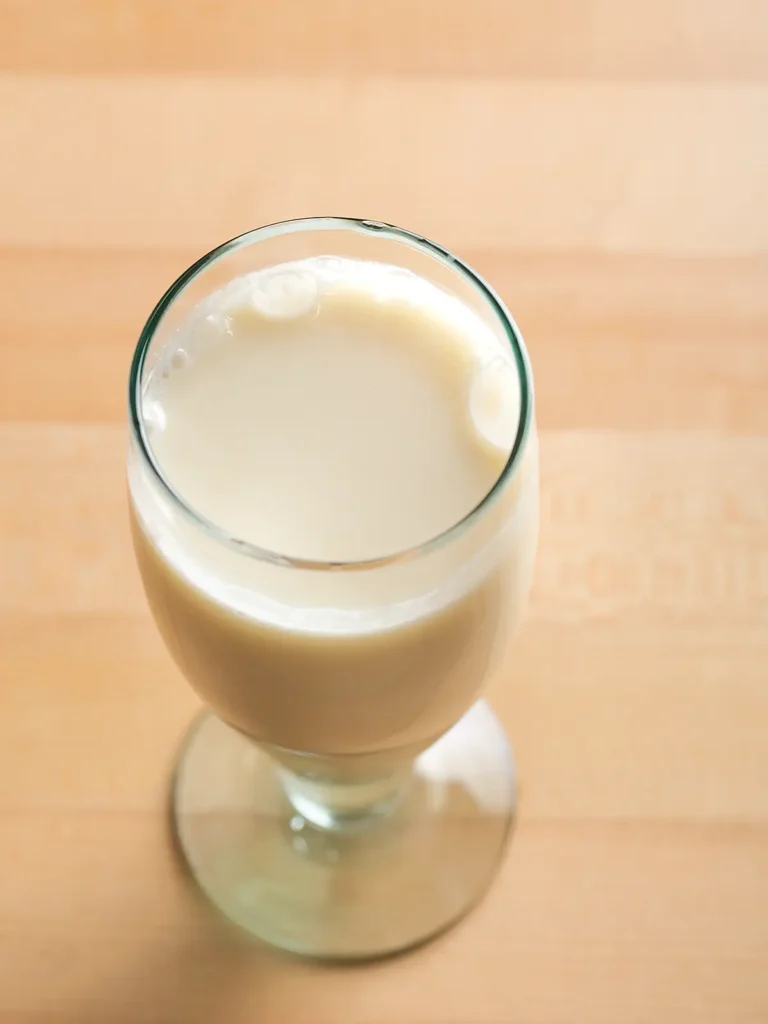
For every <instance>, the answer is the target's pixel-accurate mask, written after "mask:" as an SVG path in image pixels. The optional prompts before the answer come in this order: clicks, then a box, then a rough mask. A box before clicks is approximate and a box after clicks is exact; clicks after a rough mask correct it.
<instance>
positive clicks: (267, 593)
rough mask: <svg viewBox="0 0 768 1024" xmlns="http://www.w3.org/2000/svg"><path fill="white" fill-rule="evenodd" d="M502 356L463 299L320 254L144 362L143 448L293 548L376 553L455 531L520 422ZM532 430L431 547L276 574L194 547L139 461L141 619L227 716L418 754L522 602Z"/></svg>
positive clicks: (217, 302)
mask: <svg viewBox="0 0 768 1024" xmlns="http://www.w3.org/2000/svg"><path fill="white" fill-rule="evenodd" d="M518 413H519V385H518V378H517V370H516V368H515V366H514V363H513V361H512V354H511V352H510V351H509V350H508V348H506V347H504V346H503V345H502V344H500V342H499V340H498V339H497V338H496V337H495V336H494V334H493V333H492V332H491V330H490V328H489V327H488V326H487V325H486V324H485V323H484V322H483V321H482V320H481V319H480V318H479V317H478V316H477V315H476V314H475V313H474V312H472V311H470V310H469V309H468V308H467V307H466V306H465V305H463V304H462V303H461V302H460V301H459V300H458V299H455V298H453V297H451V296H449V295H448V294H447V293H445V292H443V291H442V290H441V289H439V288H437V287H436V286H435V285H432V284H431V283H429V282H427V281H425V280H423V279H422V278H419V277H416V276H415V275H413V274H411V273H409V272H407V271H403V270H399V269H397V268H394V267H388V266H384V265H381V264H373V263H363V262H357V261H352V260H340V259H335V258H321V259H314V260H307V261H304V262H302V263H296V264H290V265H283V266H281V267H277V268H273V269H270V270H267V271H262V272H261V273H260V274H257V275H251V276H249V277H247V278H242V279H239V280H237V281H234V282H232V283H231V284H230V285H229V286H228V287H227V288H226V289H225V290H223V291H221V292H218V293H216V294H215V295H212V296H210V297H209V299H208V300H207V301H206V302H205V303H204V304H203V305H202V306H201V307H199V308H198V309H197V310H196V312H195V314H194V315H193V317H192V318H191V319H190V321H189V322H188V323H187V324H186V325H184V327H183V328H182V330H181V331H180V332H179V333H178V334H177V335H176V336H175V337H174V338H173V340H172V341H171V342H169V344H168V346H167V348H166V349H165V350H164V351H163V352H161V353H160V356H159V358H158V360H157V362H156V363H155V365H154V367H153V369H152V371H151V376H150V378H149V380H148V382H147V386H146V388H145V394H144V414H145V418H146V421H147V424H148V427H149V441H150V444H151V447H152V451H153V454H154V457H155V459H156V460H157V463H158V465H159V466H160V468H161V470H162V472H163V474H164V475H165V477H166V478H167V479H168V480H169V481H170V483H171V484H172V486H173V487H174V488H175V490H176V491H177V493H179V494H180V495H182V496H183V498H184V500H185V501H186V502H187V504H188V505H190V506H192V507H193V508H194V509H195V510H196V511H197V512H198V513H200V514H201V515H202V516H204V517H205V518H206V519H208V520H209V521H211V522H212V523H214V524H216V526H217V527H219V528H220V529H221V530H223V531H225V532H226V533H227V534H229V535H230V536H232V537H234V538H236V539H238V540H240V541H245V542H248V543H249V544H251V545H255V546H257V547H258V548H261V549H265V550H266V551H268V552H272V553H275V554H278V555H281V556H285V557H287V558H293V559H308V560H315V561H328V562H359V561H363V560H371V559H381V558H384V557H385V556H389V555H393V554H395V553H398V552H403V551H406V550H407V549H412V548H415V547H417V546H419V545H422V544H425V543H427V542H429V541H431V540H432V539H433V538H435V537H437V536H438V535H440V534H442V533H444V532H445V531H446V530H448V529H450V528H451V527H452V526H453V525H454V524H456V523H458V522H459V521H460V520H462V519H463V518H464V517H465V516H466V515H467V514H468V513H470V512H471V511H472V510H473V509H474V508H475V507H476V506H477V505H479V504H480V503H481V502H482V501H483V499H484V498H485V496H486V495H487V493H488V492H489V491H490V490H491V488H492V487H493V486H494V484H495V482H496V481H497V479H498V478H499V476H500V474H501V472H502V470H503V468H504V466H505V464H506V462H507V459H508V457H509V453H510V450H511V446H512V443H513V441H514V436H515V432H516V428H517V421H518ZM536 478H537V467H536V447H535V439H534V441H533V443H531V444H530V445H529V448H528V451H527V452H526V456H525V458H524V459H523V460H522V461H521V465H520V467H519V468H518V470H517V472H516V474H515V475H514V477H513V478H512V479H511V480H509V481H507V483H506V486H505V487H504V489H503V491H502V492H501V494H500V495H499V496H498V500H497V501H495V502H493V503H492V505H491V506H490V507H489V509H488V510H487V511H485V510H484V512H483V514H482V515H481V516H480V517H478V520H477V521H476V522H475V523H473V524H472V525H471V526H470V527H469V528H468V529H466V530H463V531H461V532H460V534H459V535H458V536H457V537H456V538H455V539H451V540H449V541H448V542H446V543H445V544H443V545H440V546H438V547H437V548H436V550H433V551H432V552H431V553H430V554H427V555H423V556H418V557H415V558H410V559H408V560H406V561H405V562H403V563H402V564H401V563H396V564H394V565H389V566H385V567H376V568H370V569H367V570H363V571H360V570H359V569H355V570H352V571H349V570H345V571H342V572H338V571H337V572H331V571H326V572H318V571H312V570H302V569H296V568H293V567H289V566H285V565H276V564H270V563H269V562H266V561H262V560H259V559H257V558H253V557H251V556H250V555H247V554H244V553H238V552H235V551H233V550H231V549H229V548H227V547H226V546H225V545H223V544H222V543H221V542H220V541H219V540H215V539H212V538H211V537H209V536H207V535H206V533H205V531H203V530H202V529H201V528H200V527H199V526H197V525H193V524H192V523H191V522H190V521H189V520H188V519H186V518H184V517H183V516H182V515H180V513H179V512H178V511H177V510H176V509H175V508H174V506H173V503H172V502H170V501H169V500H168V499H167V497H166V496H164V495H163V493H162V490H161V488H159V486H158V485H157V484H156V483H154V482H153V481H152V478H151V474H150V473H149V472H148V470H147V467H146V466H145V465H144V464H143V463H142V461H141V460H140V459H138V458H136V459H135V460H134V461H133V462H132V468H131V475H130V479H131V489H132V495H133V502H134V512H135V516H134V527H135V529H134V535H135V538H136V544H137V553H138V556H139V564H140V566H141V569H142V574H143V577H144V582H145V586H146V589H147V592H148V596H149V598H150V602H151V604H152V606H153V610H154V612H155V615H156V618H157V619H158V622H159V625H160V627H161V629H162V631H163V633H164V635H165V637H166V640H167V642H168V644H169V646H170V648H171V650H172V651H173V653H174V654H175V656H176V657H177V660H178V661H179V662H180V664H181V666H182V668H183V670H184V671H185V673H186V674H187V676H188V677H189V678H190V681H191V682H192V683H193V685H195V686H196V687H197V689H198V690H199V691H200V692H201V694H202V695H203V697H204V698H205V699H206V700H207V701H208V702H209V703H211V704H212V705H213V707H214V709H215V710H218V711H219V713H220V714H221V715H222V716H223V717H224V718H225V719H227V720H228V721H230V722H231V723H233V724H235V725H237V726H238V727H239V728H241V729H243V730H244V731H247V732H249V733H251V734H252V735H254V736H256V737H257V738H259V739H261V740H264V741H266V742H269V743H273V744H278V745H282V746H285V747H289V748H292V749H297V750H310V751H315V752H324V753H345V752H353V751H354V752H359V751H376V750H380V749H383V748H385V747H393V746H398V745H413V744H422V745H423V743H425V742H427V741H429V740H430V739H432V738H434V737H435V736H436V735H438V734H439V733H440V732H441V731H443V730H444V729H445V728H447V727H448V726H449V725H451V724H452V723H453V721H455V719H456V718H457V717H458V716H459V715H460V714H461V713H462V712H463V711H464V710H466V707H467V706H468V705H469V703H471V700H472V699H473V697H474V695H475V694H476V692H477V690H478V688H479V686H480V685H481V683H482V681H483V678H484V676H485V674H486V672H487V671H488V669H489V667H490V665H491V664H492V661H493V657H494V655H495V653H496V651H497V648H498V646H499V642H500V640H503V639H504V637H505V635H506V634H507V633H508V631H509V630H511V628H512V626H513V625H514V623H515V621H516V619H517V618H518V617H519V614H520V610H521V607H522V604H523V601H524V599H525V596H526V594H527V590H528V587H529V584H530V576H531V570H532V565H533V557H534V552H535V545H536V524H537V505H536V488H537V479H536Z"/></svg>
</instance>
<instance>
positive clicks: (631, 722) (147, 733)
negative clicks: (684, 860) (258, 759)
mask: <svg viewBox="0 0 768 1024" xmlns="http://www.w3.org/2000/svg"><path fill="white" fill-rule="evenodd" d="M0 645H1V646H2V650H3V666H4V676H5V679H6V681H7V685H4V686H3V687H2V688H0V744H1V745H2V748H3V750H5V751H6V754H7V755H8V757H10V758H12V759H13V762H14V763H18V764H21V763H23V764H25V766H26V767H25V770H24V772H23V773H17V774H14V775H7V776H6V777H3V778H0V814H1V813H3V812H8V811H10V810H14V811H18V812H22V811H29V810H32V809H36V810H50V811H58V812H66V813H75V812H77V813H80V812H86V811H89V812H95V811H99V812H102V813H108V814H111V813H116V812H123V811H125V812H127V811H131V812H137V813H138V812H141V811H152V810H153V809H158V808H160V807H162V806H163V804H164V801H165V799H166V794H167V787H168V784H169V783H168V780H169V777H170V771H171V767H172V763H173V760H174V758H175V756H176V752H177V750H178V745H179V742H180V739H181V737H182V735H183V733H184V731H185V730H186V728H187V725H188V723H189V722H190V721H191V719H192V716H193V714H194V712H195V709H196V707H197V701H196V699H195V697H194V696H193V694H192V691H191V689H190V688H189V686H188V685H187V683H186V682H185V681H184V680H183V678H182V677H181V675H180V673H179V672H178V670H177V669H176V668H175V667H174V666H173V664H172V663H171V660H170V658H169V656H168V654H167V653H166V652H165V650H164V648H163V645H162V643H161V641H160V639H159V637H158V635H157V632H156V630H155V627H154V624H153V622H152V621H151V619H150V617H149V615H148V614H145V615H135V616H128V615H123V616H119V615H99V614H91V615H81V616H76V617H72V616H71V617H66V616H58V617H56V616H40V615H13V614H8V613H6V614H4V615H0ZM766 663H768V636H766V634H765V630H764V629H758V628H754V627H752V628H750V627H742V628H733V627H732V626H730V627H727V628H725V627H722V628H721V627H719V626H718V624H717V623H716V622H714V621H713V622H711V623H709V625H708V627H707V629H706V630H705V631H704V632H703V633H702V632H701V631H697V630H695V629H693V628H691V627H685V626H682V627H681V626H680V624H679V623H676V622H675V621H669V622H666V623H665V622H658V623H655V624H652V625H651V626H649V625H648V624H647V623H643V622H639V621H634V620H632V619H629V618H626V617H625V618H621V619H617V618H615V617H614V618H613V619H611V620H608V621H605V622H602V621H592V622H589V621H587V622H579V623H574V624H563V623H554V622H546V623H539V622H531V623H528V625H527V626H526V627H525V628H524V629H523V630H522V632H521V635H520V636H519V638H518V639H517V641H516V643H515V645H514V646H513V648H512V649H511V651H510V654H509V657H508V659H507V662H506V665H505V667H504V669H503V670H502V671H500V672H499V674H498V675H497V677H496V678H495V679H494V680H493V681H492V683H491V685H490V687H489V697H490V698H491V700H492V702H493V705H494V707H495V709H496V710H497V712H498V713H499V715H500V716H501V718H502V721H503V723H504V725H505V728H506V729H507V731H508V734H509V736H510V738H511V739H512V742H513V744H514V748H515V753H516V755H517V762H518V768H519V771H520V776H521V780H522V781H521V786H522V789H521V792H522V798H521V808H522V814H523V816H524V818H525V820H526V821H537V822H542V821H564V820H574V821H575V820H580V821H586V820H591V821H598V820H600V821H607V820H611V819H617V820H623V821H648V822H659V821H689V822H695V821H699V822H707V821H709V822H720V823H722V824H727V823H731V824H736V823H739V822H741V823H745V824H748V823H757V822H763V823H766V824H768V792H766V786H765V779H766V778H767V777H768V747H767V746H766V743H765V726H766V722H768V692H766V688H765V685H764V683H765V673H764V668H763V667H764V665H765V664H766ZM673 682H674V685H672V684H673ZM94 722H98V723H99V724H98V728H94ZM62 736H66V738H67V747H68V748H69V749H72V750H87V751H88V757H87V758H75V757H71V758H70V757H68V758H63V759H58V760H55V761H54V760H51V758H50V757H48V756H47V752H48V751H49V750H51V749H52V748H53V747H55V745H56V743H57V742H59V741H60V740H61V738H62ZM137 747H140V749H141V757H140V758H139V759H136V757H135V754H136V750H137ZM126 764H131V765H132V767H131V770H130V772H126V770H125V766H126ZM94 765H98V766H99V767H98V771H94V770H93V766H94ZM1 828H2V826H1V825H0V829H1Z"/></svg>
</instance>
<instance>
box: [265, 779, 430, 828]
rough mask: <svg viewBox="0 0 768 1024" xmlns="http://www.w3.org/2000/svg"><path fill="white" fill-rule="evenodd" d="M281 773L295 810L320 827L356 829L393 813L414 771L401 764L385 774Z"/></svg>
mask: <svg viewBox="0 0 768 1024" xmlns="http://www.w3.org/2000/svg"><path fill="white" fill-rule="evenodd" d="M278 774H279V777H280V781H281V783H282V786H283V789H284V791H285V794H286V796H287V797H288V799H289V800H290V802H291V804H292V806H293V808H294V810H295V811H296V812H297V814H300V815H301V817H302V818H305V819H306V820H307V821H308V822H310V823H311V824H313V825H316V826H317V827H318V828H323V829H330V830H333V831H357V830H359V829H363V828H367V827H368V826H370V825H372V824H374V823H375V822H376V821H379V820H381V819H382V818H386V817H389V816H390V815H391V814H393V813H394V812H395V810H396V808H397V807H398V805H399V804H400V802H401V800H402V798H403V797H404V795H405V793H406V791H407V789H408V786H409V782H410V779H411V772H410V769H409V768H403V767H402V766H401V767H400V768H399V770H397V771H393V772H390V773H388V774H386V775H381V776H378V777H374V778H371V777H370V776H368V777H365V776H364V777H362V778H359V779H355V778H349V777H346V778H344V779H342V780H338V779H333V778H332V777H329V776H328V774H326V773H317V772H312V771H307V772H297V771H292V770H291V769H289V768H286V767H284V766H282V765H280V766H279V767H278Z"/></svg>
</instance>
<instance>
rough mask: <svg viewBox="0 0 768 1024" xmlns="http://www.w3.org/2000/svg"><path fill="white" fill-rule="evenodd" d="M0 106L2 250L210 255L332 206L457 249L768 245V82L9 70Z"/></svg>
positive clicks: (717, 250) (0, 79)
mask: <svg viewBox="0 0 768 1024" xmlns="http://www.w3.org/2000/svg"><path fill="white" fill-rule="evenodd" d="M0 111H2V114H1V115H0V152H2V153H3V160H2V161H0V245H28V246H36V245H42V246H45V245H49V246H73V247H120V246H158V245H189V246H193V247H200V248H206V247H210V246H212V245H214V244H216V243H217V242H219V241H220V240H221V239H222V238H225V237H228V236H231V235H233V234H237V233H239V232H240V231H242V230H243V229H244V228H246V227H247V226H249V225H254V224H258V223H262V222H265V221H270V220H275V219H280V218H282V217H290V216H298V215H306V214H313V213H315V214H316V213H319V212H336V213H347V214H351V215H362V216H368V217H376V218H379V219H383V220H390V221H394V222H396V223H402V224H404V225H407V226H410V227H413V228H414V229H416V230H418V231H421V232H423V233H425V234H427V235H430V236H432V237H435V238H438V239H440V240H441V241H443V243H444V244H446V245H448V246H449V247H453V248H464V249H471V248H483V247H486V248H488V247H490V248H497V249H505V250H509V249H527V248H544V249H553V250H555V251H557V250H565V251H570V250H573V249H574V248H576V249H584V248H588V249H589V248H597V249H605V250H612V251H654V252H668V253H678V254H683V253H696V254H698V255H706V254H721V255H726V254H735V253H742V254H743V253H750V252H765V251H766V247H767V245H768V204H766V203H765V202H764V201H763V196H764V187H765V181H766V179H768V132H766V126H768V87H763V86H758V85H754V86H750V85H741V86H737V85H691V84H678V85H674V84H667V85H656V84H654V85H637V84H615V83H607V84H589V83H582V82H578V83H573V82H569V83H560V84H558V83H556V82H540V83H536V82H534V83H531V82H498V81H490V80H475V79H472V80H469V81H465V82H453V81H449V80H439V79H426V80H411V81H397V80H394V79H371V80H365V81H352V80H346V79H340V78H335V79H322V78H320V79H303V80H288V79H272V80H270V79H224V78H222V79H215V80H209V79H203V78H175V77H136V78H88V77H84V78H68V77H60V78H56V77H51V78H45V77H24V76H21V75H19V76H14V75H3V76H0ZM682 126H684V127H685V131H684V132H683V131H682V130H681V128H682ZM318 147H319V148H318ZM318 151H325V152H328V153H333V167H332V168H329V167H327V166H326V167H324V168H323V173H322V174H314V173H311V171H310V170H309V169H310V168H311V163H312V160H313V159H314V156H315V154H316V153H317V152H318ZM670 209H674V210H675V217H670V216H669V210H670Z"/></svg>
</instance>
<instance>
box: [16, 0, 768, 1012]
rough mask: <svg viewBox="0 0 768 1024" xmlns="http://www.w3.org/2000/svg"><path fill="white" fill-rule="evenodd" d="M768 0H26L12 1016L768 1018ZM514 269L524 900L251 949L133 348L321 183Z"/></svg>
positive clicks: (327, 194) (512, 705) (517, 846)
mask: <svg viewBox="0 0 768 1024" xmlns="http://www.w3.org/2000/svg"><path fill="white" fill-rule="evenodd" d="M767 183H768V4H766V3H765V0H698V2H692V0H537V2H531V0H527V2H521V0H473V2H472V3H466V2H460V0H377V2H374V0H324V2H317V0H281V2H280V3H267V2H266V0H218V2H216V3H214V2H209V0H109V2H108V0H0V421H1V422H0V1021H2V1022H3V1024H5V1022H17V1021H19V1022H25V1021H29V1022H39V1021H40V1022H45V1021H51V1022H57V1024H60V1022H73V1024H74V1022H98V1024H144V1022H150V1021H151V1022H158V1024H176V1022H179V1024H208V1022H211V1024H213V1022H215V1024H241V1022H242V1024H245V1022H258V1024H273V1022H278V1021H280V1022H288V1024H394V1022H410V1024H646V1022H648V1024H721V1022H722V1024H765V1022H766V1021H768V184H767ZM326 212H331V213H342V214H349V215H362V216H368V217H374V218H379V219H384V220H391V221H394V222H396V223H402V224H403V225H405V226H407V227H411V228H413V229H415V230H418V231H422V232H424V233H426V234H429V235H431V236H433V237H435V238H436V239H438V240H439V241H441V242H442V243H444V244H445V245H447V246H449V247H452V248H454V249H456V250H457V251H458V252H459V253H461V255H463V256H465V257H466V258H467V259H468V260H470V261H471V262H472V263H474V264H475V265H476V266H477V267H478V269H479V270H481V271H482V272H483V273H484V274H486V275H487V276H488V277H489V278H490V280H491V281H492V282H493V283H494V284H495V285H496V286H497V288H498V289H499V290H500V291H501V292H502V294H503V295H504V297H505V298H506V300H507V302H508V304H509V305H510V307H511V308H512V310H513V312H514V313H515V315H516V317H517V318H518V320H519V322H520V324H521V327H522V329H523V332H524V333H525V335H526V338H527V341H528V345H529V348H530V351H531V355H532V360H533V364H534V370H535V374H536V380H537V388H538V410H539V424H540V428H541V437H542V471H543V480H542V487H543V495H542V498H543V509H542V516H543V521H542V541H541V555H540V559H539V564H538V572H537V580H536V586H535V592H534V595H533V599H532V603H531V612H530V615H529V618H528V622H527V625H526V628H525V630H524V631H523V633H522V635H521V637H520V639H519V642H518V644H517V646H516V648H515V650H514V651H513V652H512V653H511V654H510V657H509V661H508V664H507V665H506V668H505V671H504V672H502V673H501V674H500V675H499V676H498V677H497V678H496V679H495V680H494V681H493V682H492V684H491V686H490V695H491V697H492V700H493V702H494V704H495V706H496V708H497V710H498V711H499V713H500V714H501V716H502V717H503V719H504V722H505V725H506V727H507V729H508V731H509V733H510V735H511V736H512V738H513V740H514V743H515V747H516V751H517V755H518V760H519V764H520V768H521V773H522V784H523V792H522V804H521V814H520V820H519V826H518V829H517V832H516V836H515V840H514V843H513V846H512V848H511V850H510V853H509V856H508V859H507V861H506V863H505V865H504V868H503V870H502V872H501V874H500V877H499V879H498V881H497V883H496V885H495V888H494V889H493V891H492V893H491V894H490V896H489V897H488V899H487V900H486V901H485V903H484V904H483V905H482V907H481V908H480V909H479V910H478V911H477V912H476V913H475V914H474V915H473V916H472V917H471V918H469V919H468V920H467V921H466V922H465V923H464V924H462V925H461V926H460V927H459V928H457V929H456V930H454V931H453V932H451V933H450V934H449V935H447V936H445V937H444V938H443V939H441V940H440V941H438V942H436V943H434V944H432V945H430V946H427V947H426V948H424V949H422V950H420V951H419V952H417V953H414V954H411V955H409V956H407V957H403V958H400V959H397V960H394V961H389V962H385V963H381V964H377V965H370V966H366V967H358V968H354V969H338V968H337V969H328V968H323V967H320V966H317V965H312V964H305V963H300V962H296V961H292V960H290V959H287V958H283V957H282V956H280V955H278V954H275V953H273V952H271V951H268V950H262V949H260V948H257V947H254V946H253V945H252V944H249V943H246V942H244V941H243V940H242V939H241V938H240V937H239V936H238V935H236V934H235V933H233V932H232V931H230V930H229V929H228V928H226V927H225V926H223V925H222V924H221V923H220V922H219V921H218V920H217V919H215V918H214V916H213V914H212V913H211V912H210V911H209V909H208V908H207V906H206V905H205V903H204V901H202V900H201V899H199V898H198V897H197V895H196V894H195V892H194V891H193V890H192V889H191V887H190V886H189V885H188V884H187V882H186V880H185V878H184V875H183V873H182V872H181V870H180V868H179V866H178V864H177V862H176V860H175V859H174V855H173V853H172V849H171V845H170V841H169V835H168V829H167V823H166V818H165V806H166V793H167V785H168V773H169V769H170V766H171V764H172V761H173V757H174V752H175V748H176V745H177V743H178V741H179V738H180V736H181V734H182V732H183V730H184V728H185V725H186V724H187V722H188V720H189V719H190V717H191V715H192V714H193V712H194V710H195V706H196V705H195V699H194V698H193V696H192V694H191V692H190V690H189V689H188V687H187V686H186V684H185V683H184V682H183V680H182V679H181V678H180V677H179V673H178V672H177V670H176V669H175V668H174V667H173V666H172V664H171V662H170V660H169V657H168V656H167V654H166V653H165V651H164V649H163V647H162V645H161V642H160V640H159V639H158V637H157V635H156V633H155V629H154V626H153V624H152V622H151V620H150V618H149V615H148V613H147V611H146V608H145V605H144V601H143V597H142V594H141V590H140V586H139V583H138V579H137V573H136V570H135V568H134V565H133V558H132V553H131V550H130V547H129V541H128V535H127V523H126V514H125V494H124V490H125V488H124V471H123V459H124V449H125V431H124V426H123V420H124V392H125V380H126V373H127V367H128V362H129V359H130V355H131V351H132V347H133V345H134V343H135V340H136V338H137V335H138V332H139V330H140V328H141V326H142V323H143V320H144V319H145V317H146V316H147V314H148V313H149V310H150V308H151V306H152V305H153V303H154V302H155V301H156V299H157V298H158V297H159V295H160V294H161V292H162V291H163V290H164V288H165V287H166V286H167V285H168V284H169V283H170V281H171V280H172V279H173V277H174V276H175V275H176V274H177V273H178V272H180V271H181V270H182V269H183V268H184V267H185V266H186V265H188V263H189V262H190V261H191V260H192V259H194V258H195V257H196V256H197V255H199V254H200V253H202V252H203V251H205V250H207V249H208V248H210V247H211V246H213V245H214V244H216V243H217V242H219V241H221V240H223V239H224V238H225V237H228V236H230V235H232V234H236V233H239V232H240V231H242V230H244V229H246V228H248V227H251V226H254V225H256V224H258V223H260V222H264V221H269V220H275V219H279V218H283V217H294V216H300V215H308V214H317V213H326Z"/></svg>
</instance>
